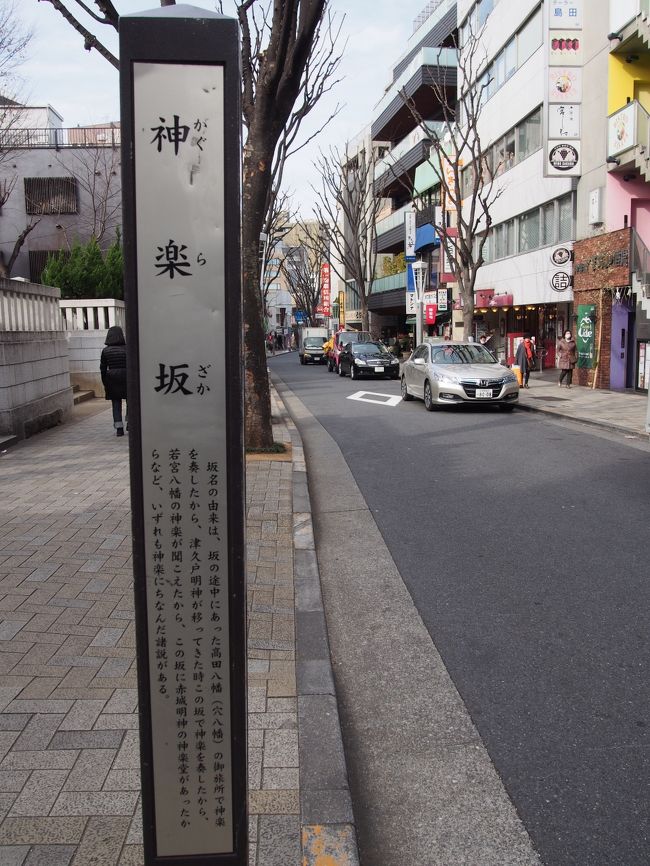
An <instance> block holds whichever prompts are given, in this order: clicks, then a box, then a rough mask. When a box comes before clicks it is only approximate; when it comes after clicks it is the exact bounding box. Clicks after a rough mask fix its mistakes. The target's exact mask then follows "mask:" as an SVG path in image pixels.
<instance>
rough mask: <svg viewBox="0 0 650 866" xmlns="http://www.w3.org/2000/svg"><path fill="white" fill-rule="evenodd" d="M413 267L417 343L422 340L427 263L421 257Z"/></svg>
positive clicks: (417, 344)
mask: <svg viewBox="0 0 650 866" xmlns="http://www.w3.org/2000/svg"><path fill="white" fill-rule="evenodd" d="M411 267H412V268H413V280H414V282H415V301H416V308H415V345H416V346H419V345H420V343H421V342H422V301H423V300H424V288H425V285H426V281H427V270H428V268H427V263H426V262H424V261H422V259H419V260H418V261H417V262H413V264H412V265H411Z"/></svg>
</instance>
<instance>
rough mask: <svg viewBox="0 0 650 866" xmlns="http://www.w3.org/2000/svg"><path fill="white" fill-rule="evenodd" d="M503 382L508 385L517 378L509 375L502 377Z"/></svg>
mask: <svg viewBox="0 0 650 866" xmlns="http://www.w3.org/2000/svg"><path fill="white" fill-rule="evenodd" d="M503 381H504V383H505V384H510V383H511V382H516V381H517V377H516V376H514V375H513V374H512V373H511V374H510V375H509V376H504V377H503Z"/></svg>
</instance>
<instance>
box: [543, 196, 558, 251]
mask: <svg viewBox="0 0 650 866" xmlns="http://www.w3.org/2000/svg"><path fill="white" fill-rule="evenodd" d="M554 243H555V202H554V201H550V202H549V203H548V204H545V205H544V207H543V208H542V246H546V245H547V244H554Z"/></svg>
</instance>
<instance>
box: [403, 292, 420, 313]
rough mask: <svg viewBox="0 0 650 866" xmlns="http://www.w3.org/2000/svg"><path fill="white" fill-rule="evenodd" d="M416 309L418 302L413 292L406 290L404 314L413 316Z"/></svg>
mask: <svg viewBox="0 0 650 866" xmlns="http://www.w3.org/2000/svg"><path fill="white" fill-rule="evenodd" d="M417 309H418V302H417V301H416V299H415V292H406V315H407V316H414V315H415V314H416V312H417Z"/></svg>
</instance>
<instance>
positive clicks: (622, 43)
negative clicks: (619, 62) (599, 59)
mask: <svg viewBox="0 0 650 866" xmlns="http://www.w3.org/2000/svg"><path fill="white" fill-rule="evenodd" d="M608 32H609V33H617V34H618V35H619V36H620V39H617V40H612V42H611V46H612V53H614V54H626V55H630V54H634V53H635V52H638V51H648V49H650V0H626V2H625V3H621V2H620V0H610V3H609V30H608Z"/></svg>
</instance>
